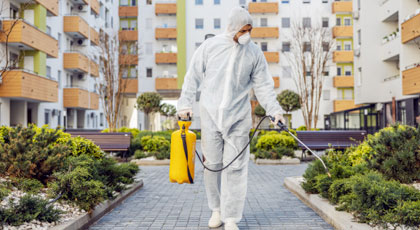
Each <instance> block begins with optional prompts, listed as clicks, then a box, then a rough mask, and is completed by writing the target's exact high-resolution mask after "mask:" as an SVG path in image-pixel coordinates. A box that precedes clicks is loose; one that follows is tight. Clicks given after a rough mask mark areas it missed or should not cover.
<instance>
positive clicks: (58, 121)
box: [57, 110, 61, 126]
mask: <svg viewBox="0 0 420 230" xmlns="http://www.w3.org/2000/svg"><path fill="white" fill-rule="evenodd" d="M57 125H58V126H61V110H58V116H57Z"/></svg>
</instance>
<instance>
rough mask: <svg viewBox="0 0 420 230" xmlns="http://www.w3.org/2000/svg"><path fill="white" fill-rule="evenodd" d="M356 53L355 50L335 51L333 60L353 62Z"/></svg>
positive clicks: (336, 61)
mask: <svg viewBox="0 0 420 230" xmlns="http://www.w3.org/2000/svg"><path fill="white" fill-rule="evenodd" d="M353 59H354V54H353V51H352V50H351V51H334V53H333V62H335V63H347V62H353Z"/></svg>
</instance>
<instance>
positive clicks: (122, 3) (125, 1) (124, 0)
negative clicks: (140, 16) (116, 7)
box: [120, 0, 128, 6]
mask: <svg viewBox="0 0 420 230" xmlns="http://www.w3.org/2000/svg"><path fill="white" fill-rule="evenodd" d="M120 6H128V0H120Z"/></svg>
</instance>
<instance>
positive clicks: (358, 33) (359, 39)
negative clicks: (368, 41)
mask: <svg viewBox="0 0 420 230" xmlns="http://www.w3.org/2000/svg"><path fill="white" fill-rule="evenodd" d="M357 43H358V44H359V45H361V44H362V31H361V30H358V31H357Z"/></svg>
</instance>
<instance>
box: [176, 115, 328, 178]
mask: <svg viewBox="0 0 420 230" xmlns="http://www.w3.org/2000/svg"><path fill="white" fill-rule="evenodd" d="M266 118H270V120H272V121H273V122H274V121H275V119H274V117H272V116H264V117H263V118H262V119H261V120H260V122H259V123H258V125H257V127H256V128H255V129H256V130H257V129H259V127H260V125H261V123H262V122H263V121H264V120H265V119H266ZM178 125H179V127H180V130H178V131H175V132H173V133H172V137H171V155H170V158H171V159H170V165H169V181H170V182H173V183H179V184H182V183H190V184H193V183H194V160H195V159H194V152H195V153H196V155H197V158H198V160H199V161H200V163H201V164H202V165H203V167H204V168H205V169H206V170H209V171H210V172H220V171H223V170H225V169H226V168H228V167H229V166H230V165H231V164H232V163H233V162H234V161H235V160H237V159H238V158H239V157H240V156H241V155H242V154H243V153H244V152H245V150H246V149H247V148H248V146H249V145H250V144H251V141H252V139H253V138H254V136H255V133H256V132H253V134H252V136H251V138H250V139H249V141H248V143H247V144H246V145H245V147H244V148H243V149H242V151H240V152H239V154H238V155H237V156H236V157H235V158H234V159H233V160H232V161H231V162H230V163H229V164H227V165H226V166H224V167H222V168H220V169H211V168H208V167H207V166H206V165H205V164H204V162H203V160H202V158H201V157H200V154H198V152H197V150H196V149H195V143H196V135H195V133H194V132H192V131H189V130H188V128H189V126H190V125H191V117H189V118H188V119H180V118H179V121H178ZM277 126H279V127H280V130H284V131H286V132H287V133H289V134H290V135H291V136H292V137H293V138H294V139H296V140H297V141H298V142H299V143H300V144H301V145H302V146H303V147H305V148H306V149H307V150H308V151H309V152H310V153H312V154H313V155H314V156H315V157H316V158H318V159H319V160H320V161H321V163H322V166H323V167H324V169H325V172H326V173H327V175H328V176H329V177H331V174H330V172H329V171H328V167H327V166H326V164H325V162H324V161H323V160H322V158H321V157H320V156H319V155H318V154H316V153H315V152H313V151H312V150H311V149H310V148H309V147H308V146H307V145H306V144H305V143H303V142H302V141H301V140H300V139H299V138H298V137H296V136H295V135H294V134H293V133H292V132H290V130H289V129H288V128H287V126H286V125H284V124H283V123H282V122H281V121H279V122H278V123H277Z"/></svg>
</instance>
